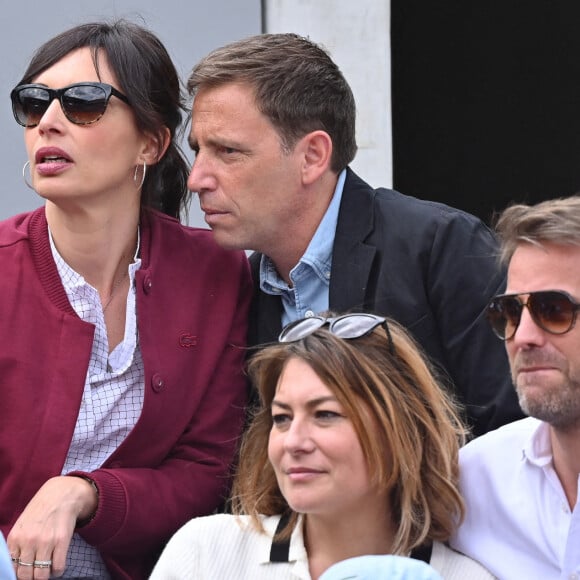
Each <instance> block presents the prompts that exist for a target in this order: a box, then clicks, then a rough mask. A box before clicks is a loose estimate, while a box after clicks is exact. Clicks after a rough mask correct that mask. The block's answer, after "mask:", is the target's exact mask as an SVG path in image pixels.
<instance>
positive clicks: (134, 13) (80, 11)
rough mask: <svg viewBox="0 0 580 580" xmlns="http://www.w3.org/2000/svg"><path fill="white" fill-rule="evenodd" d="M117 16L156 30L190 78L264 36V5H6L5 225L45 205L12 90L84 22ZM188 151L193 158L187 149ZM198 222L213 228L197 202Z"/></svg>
mask: <svg viewBox="0 0 580 580" xmlns="http://www.w3.org/2000/svg"><path fill="white" fill-rule="evenodd" d="M114 17H126V18H130V19H131V20H136V21H137V22H142V23H143V24H145V25H146V26H147V27H148V28H151V29H152V30H153V31H154V32H155V33H156V34H157V35H158V36H159V37H160V38H161V40H162V41H163V42H164V44H165V46H166V47H167V49H168V51H169V53H170V54H171V56H172V57H173V59H174V62H175V64H176V67H177V68H178V70H179V72H180V74H181V75H182V77H183V78H184V79H185V78H187V76H188V74H189V72H190V70H191V68H192V67H193V65H194V64H195V62H196V61H197V60H199V59H200V58H201V57H202V56H204V55H205V54H206V53H207V52H209V51H210V50H212V49H213V48H216V47H218V46H220V45H222V44H225V43H227V42H230V41H232V40H237V39H238V38H242V37H244V36H249V35H251V34H258V33H259V32H260V31H261V28H262V24H261V4H260V0H211V1H209V2H208V1H207V0H189V1H188V2H182V1H180V0H75V1H74V2H39V1H38V0H19V1H18V2H8V1H7V0H4V1H3V2H2V16H1V19H0V54H1V55H2V66H1V67H0V103H1V106H0V127H1V131H0V159H2V193H1V195H0V219H3V218H6V217H8V216H10V215H13V214H16V213H19V212H21V211H26V210H29V209H33V208H35V207H38V206H40V205H42V203H43V202H42V200H41V199H40V198H39V197H38V196H37V195H36V194H35V193H34V192H33V191H32V190H30V189H28V188H27V187H26V186H25V185H24V182H23V181H22V166H23V164H24V162H25V161H26V151H25V148H24V143H23V135H22V133H23V131H24V129H23V128H22V127H20V126H19V125H17V124H16V121H14V118H13V117H12V110H11V107H10V99H9V95H10V91H11V90H12V88H13V87H14V86H15V85H16V83H17V82H18V81H19V80H20V78H21V76H22V73H23V72H24V70H25V68H26V66H27V64H28V61H29V60H30V57H31V56H32V53H33V51H34V50H35V49H36V48H38V47H39V46H40V45H41V44H42V43H43V42H44V41H46V40H48V39H49V38H51V37H52V36H54V35H55V34H57V33H59V32H62V31H63V30H65V29H67V28H70V27H71V26H74V25H76V24H80V23H81V22H87V21H90V20H101V19H103V18H106V19H110V18H114ZM184 150H185V151H186V152H188V149H187V146H185V147H184ZM190 222H191V223H192V224H195V225H204V226H205V222H203V217H202V216H201V212H200V211H199V205H198V203H197V200H193V203H192V208H191V213H190Z"/></svg>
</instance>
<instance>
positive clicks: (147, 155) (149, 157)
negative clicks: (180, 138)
mask: <svg viewBox="0 0 580 580" xmlns="http://www.w3.org/2000/svg"><path fill="white" fill-rule="evenodd" d="M170 143H171V132H170V131H169V129H168V128H167V127H163V128H162V129H161V130H160V131H159V132H158V133H156V134H153V133H147V134H146V135H145V137H144V140H143V147H142V149H141V154H140V157H139V161H138V163H143V162H145V163H147V165H155V163H157V162H158V161H159V160H160V159H161V158H162V157H163V156H164V155H165V152H166V151H167V148H168V147H169V144H170Z"/></svg>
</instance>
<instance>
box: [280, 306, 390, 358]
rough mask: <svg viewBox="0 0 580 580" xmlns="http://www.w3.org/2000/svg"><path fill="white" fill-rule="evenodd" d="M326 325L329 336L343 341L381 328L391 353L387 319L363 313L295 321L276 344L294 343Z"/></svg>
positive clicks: (313, 317) (284, 330) (314, 317)
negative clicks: (383, 330) (331, 335)
mask: <svg viewBox="0 0 580 580" xmlns="http://www.w3.org/2000/svg"><path fill="white" fill-rule="evenodd" d="M327 324H328V330H329V332H330V333H331V334H334V335H335V336H338V337H339V338H345V339H353V338H360V337H361V336H366V335H367V334H369V333H370V332H371V331H373V330H374V329H375V328H376V327H377V326H383V327H384V328H385V332H386V333H387V338H388V339H389V348H390V350H391V352H393V341H392V338H391V333H390V331H389V326H388V324H387V319H386V318H384V317H383V316H377V315H375V314H366V313H363V312H356V313H353V314H344V315H342V316H337V317H336V318H326V317H324V316H310V317H308V318H302V319H300V320H295V321H294V322H291V323H290V324H288V325H286V326H285V327H284V329H283V330H282V332H281V333H280V336H279V337H278V342H294V341H296V340H301V339H302V338H305V337H307V336H309V335H310V334H312V333H313V332H316V331H317V330H319V329H320V328H322V327H323V326H325V325H327Z"/></svg>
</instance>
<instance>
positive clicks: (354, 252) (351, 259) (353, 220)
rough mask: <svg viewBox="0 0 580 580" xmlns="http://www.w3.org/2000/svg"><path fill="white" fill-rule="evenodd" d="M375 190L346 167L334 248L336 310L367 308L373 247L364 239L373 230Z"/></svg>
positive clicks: (333, 302)
mask: <svg viewBox="0 0 580 580" xmlns="http://www.w3.org/2000/svg"><path fill="white" fill-rule="evenodd" d="M374 195H375V192H374V190H373V189H372V188H371V187H370V186H369V185H368V184H367V183H365V182H364V181H363V180H362V179H360V178H359V177H358V176H357V175H356V174H355V173H354V172H353V171H351V170H350V169H347V176H346V181H345V184H344V190H343V193H342V201H341V204H340V210H339V214H338V224H337V226H336V236H335V239H334V246H333V250H332V269H331V275H330V293H329V306H330V309H331V310H333V311H335V312H347V311H350V310H362V309H364V308H365V298H366V295H367V285H368V280H369V276H370V272H371V267H372V263H373V259H374V257H375V254H376V248H375V247H374V246H370V245H367V244H366V243H365V240H366V239H367V238H368V236H369V234H370V233H371V232H372V231H373V227H374V225H373V217H374V216H373V214H374V208H373V197H374Z"/></svg>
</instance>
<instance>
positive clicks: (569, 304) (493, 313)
mask: <svg viewBox="0 0 580 580" xmlns="http://www.w3.org/2000/svg"><path fill="white" fill-rule="evenodd" d="M524 307H525V308H527V309H528V311H529V312H530V316H531V317H532V320H533V321H534V323H535V324H536V325H537V326H539V327H540V328H541V329H542V330H545V331H546V332H549V333H550V334H565V333H566V332H569V331H570V330H572V328H574V324H575V323H576V316H577V313H578V310H580V304H579V303H578V302H576V301H575V300H574V299H573V298H572V297H571V296H570V295H569V294H567V293H566V292H562V291H561V290H544V291H540V292H526V293H521V294H503V295H501V296H496V297H495V298H493V299H492V300H491V302H490V303H489V304H488V306H487V310H486V315H487V319H488V320H489V323H490V324H491V328H492V329H493V331H494V332H495V334H496V335H497V336H498V337H499V338H501V339H502V340H509V339H510V338H513V336H514V335H515V333H516V330H517V329H518V326H519V324H520V321H521V318H522V312H523V310H524Z"/></svg>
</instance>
